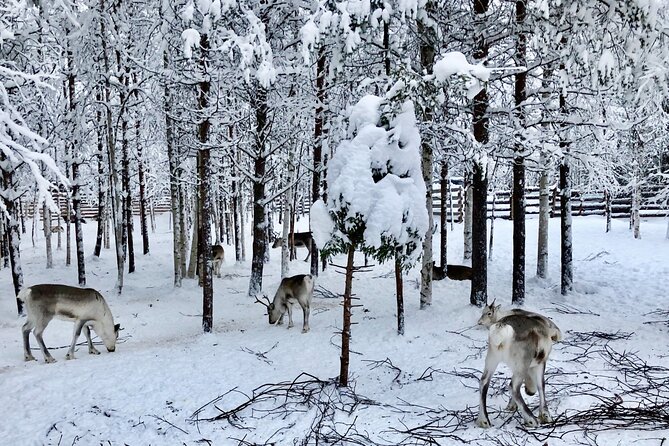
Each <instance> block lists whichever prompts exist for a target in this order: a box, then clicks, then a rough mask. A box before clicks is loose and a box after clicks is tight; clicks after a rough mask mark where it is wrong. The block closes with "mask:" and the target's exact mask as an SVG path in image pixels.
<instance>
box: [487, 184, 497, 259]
mask: <svg viewBox="0 0 669 446" xmlns="http://www.w3.org/2000/svg"><path fill="white" fill-rule="evenodd" d="M496 206H497V193H495V192H493V194H492V209H491V211H490V241H489V242H488V260H490V261H491V262H492V258H493V247H494V244H493V242H494V240H495V210H496V209H495V207H496Z"/></svg>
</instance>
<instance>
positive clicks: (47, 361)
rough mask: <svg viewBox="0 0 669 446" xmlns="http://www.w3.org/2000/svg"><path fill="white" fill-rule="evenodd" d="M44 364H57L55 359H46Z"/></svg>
mask: <svg viewBox="0 0 669 446" xmlns="http://www.w3.org/2000/svg"><path fill="white" fill-rule="evenodd" d="M44 362H46V363H47V364H52V363H54V362H56V360H55V359H54V358H45V359H44Z"/></svg>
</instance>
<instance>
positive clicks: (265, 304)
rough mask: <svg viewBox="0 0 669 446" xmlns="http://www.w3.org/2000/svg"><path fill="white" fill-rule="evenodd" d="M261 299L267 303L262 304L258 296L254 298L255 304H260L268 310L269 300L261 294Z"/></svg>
mask: <svg viewBox="0 0 669 446" xmlns="http://www.w3.org/2000/svg"><path fill="white" fill-rule="evenodd" d="M262 297H263V298H264V299H265V300H266V301H267V303H265V302H263V301H262V300H260V299H258V296H255V299H256V303H257V304H262V305H264V306H265V307H267V308H269V304H270V302H269V298H268V297H267V296H265V295H264V294H263V296H262Z"/></svg>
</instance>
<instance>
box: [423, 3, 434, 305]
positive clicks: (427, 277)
mask: <svg viewBox="0 0 669 446" xmlns="http://www.w3.org/2000/svg"><path fill="white" fill-rule="evenodd" d="M435 6H436V5H435V3H434V1H432V0H428V1H427V2H426V3H425V14H426V17H425V18H422V19H420V20H419V21H418V35H419V36H420V64H421V66H422V68H423V70H424V71H425V72H426V73H427V74H432V69H433V66H434V56H435V53H436V45H437V30H436V29H435V26H436V25H435V24H434V23H433V22H431V21H430V20H431V19H433V18H434V17H435ZM426 19H427V21H426ZM428 85H429V87H428V88H430V91H429V93H428V95H429V97H430V98H432V97H434V95H435V93H436V91H433V88H434V86H432V85H431V84H428ZM433 118H434V116H433V110H432V108H431V107H430V106H426V107H425V108H424V109H423V116H422V120H423V123H424V124H425V125H428V126H429V125H430V124H431V123H432V120H433ZM421 149H422V155H421V169H422V173H423V180H424V181H425V187H426V189H427V191H426V194H425V206H426V208H427V215H428V231H427V233H426V234H425V238H424V239H423V262H422V265H421V271H420V277H421V286H420V308H421V309H425V308H427V307H428V306H430V305H432V264H433V255H432V230H433V228H434V212H433V209H432V166H433V164H434V147H432V143H431V142H430V141H428V139H427V138H423V140H422V142H421Z"/></svg>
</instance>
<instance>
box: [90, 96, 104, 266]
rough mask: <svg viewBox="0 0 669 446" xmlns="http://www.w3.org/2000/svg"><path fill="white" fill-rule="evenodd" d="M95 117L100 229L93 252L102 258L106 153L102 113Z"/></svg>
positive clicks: (98, 229) (99, 98) (97, 113)
mask: <svg viewBox="0 0 669 446" xmlns="http://www.w3.org/2000/svg"><path fill="white" fill-rule="evenodd" d="M96 99H97V101H98V102H102V95H101V94H100V93H98V94H97V95H96ZM95 116H96V124H97V128H96V133H97V138H98V153H97V156H96V158H97V162H98V216H97V223H98V228H97V235H96V238H95V249H94V250H93V255H94V256H95V257H100V252H101V250H102V240H103V237H104V227H105V220H106V216H105V214H106V211H105V207H106V206H105V205H106V201H107V197H106V195H105V187H104V167H103V162H102V157H103V153H104V137H103V135H102V126H103V122H102V113H101V112H100V111H99V110H98V111H96V112H95Z"/></svg>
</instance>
